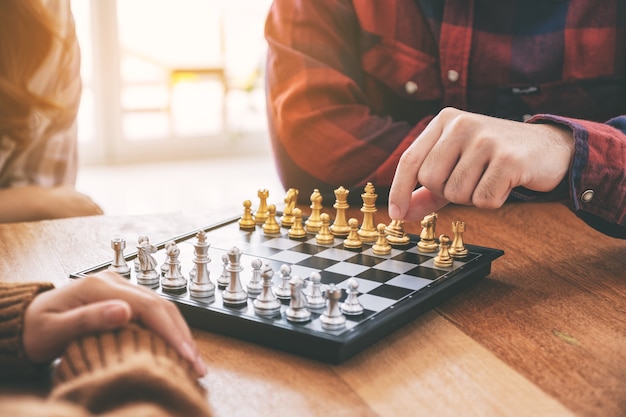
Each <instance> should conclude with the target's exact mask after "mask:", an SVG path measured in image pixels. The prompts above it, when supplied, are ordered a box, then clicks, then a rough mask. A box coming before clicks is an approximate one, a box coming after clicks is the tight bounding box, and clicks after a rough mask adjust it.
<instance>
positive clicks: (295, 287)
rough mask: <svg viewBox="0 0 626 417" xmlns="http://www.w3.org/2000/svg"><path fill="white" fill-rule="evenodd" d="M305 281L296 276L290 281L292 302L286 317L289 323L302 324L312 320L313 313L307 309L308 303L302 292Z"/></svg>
mask: <svg viewBox="0 0 626 417" xmlns="http://www.w3.org/2000/svg"><path fill="white" fill-rule="evenodd" d="M303 285H304V280H303V279H302V278H300V277H299V276H297V275H295V276H294V277H293V278H291V279H290V280H289V287H290V290H291V301H290V303H289V308H287V310H286V311H285V317H286V318H287V320H289V321H293V322H296V323H302V322H305V321H309V320H310V319H311V312H310V311H309V310H308V309H307V301H306V298H305V296H304V293H303V292H302V286H303Z"/></svg>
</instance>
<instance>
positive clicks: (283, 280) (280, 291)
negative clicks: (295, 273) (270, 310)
mask: <svg viewBox="0 0 626 417" xmlns="http://www.w3.org/2000/svg"><path fill="white" fill-rule="evenodd" d="M279 278H280V280H279V282H278V287H277V288H276V290H275V291H274V294H276V297H278V298H280V299H281V300H288V299H289V298H291V289H290V288H289V280H290V279H291V267H290V266H289V265H287V264H283V265H281V266H280V277H279Z"/></svg>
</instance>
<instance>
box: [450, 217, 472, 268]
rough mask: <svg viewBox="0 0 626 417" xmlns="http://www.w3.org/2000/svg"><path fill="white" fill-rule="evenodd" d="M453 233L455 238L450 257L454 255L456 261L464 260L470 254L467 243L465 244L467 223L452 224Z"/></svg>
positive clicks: (458, 221) (456, 222)
mask: <svg viewBox="0 0 626 417" xmlns="http://www.w3.org/2000/svg"><path fill="white" fill-rule="evenodd" d="M452 232H453V233H454V238H453V239H452V244H451V245H450V255H452V257H453V258H455V259H463V258H465V257H466V256H467V254H468V253H469V252H468V250H467V248H466V247H465V243H463V233H465V222H462V221H460V220H457V221H455V222H452Z"/></svg>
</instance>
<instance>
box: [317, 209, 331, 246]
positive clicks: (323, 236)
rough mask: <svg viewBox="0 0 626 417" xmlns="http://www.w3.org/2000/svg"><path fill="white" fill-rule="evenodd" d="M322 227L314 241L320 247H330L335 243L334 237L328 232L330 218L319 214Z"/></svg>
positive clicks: (324, 214)
mask: <svg viewBox="0 0 626 417" xmlns="http://www.w3.org/2000/svg"><path fill="white" fill-rule="evenodd" d="M320 219H321V221H322V226H321V227H320V231H319V232H317V234H316V235H315V241H316V242H317V243H318V244H320V245H331V244H332V243H333V242H334V241H335V235H333V234H332V233H331V232H330V216H329V215H328V213H322V214H320Z"/></svg>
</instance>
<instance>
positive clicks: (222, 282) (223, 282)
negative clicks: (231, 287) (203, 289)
mask: <svg viewBox="0 0 626 417" xmlns="http://www.w3.org/2000/svg"><path fill="white" fill-rule="evenodd" d="M229 282H230V274H229V273H228V254H227V253H224V254H222V273H221V274H220V276H219V277H218V278H217V286H218V288H220V289H222V290H223V289H224V288H226V287H228V283H229Z"/></svg>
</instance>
